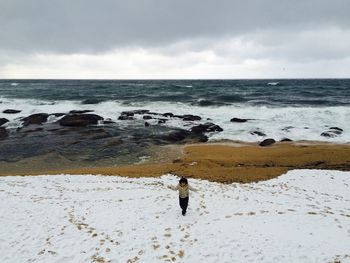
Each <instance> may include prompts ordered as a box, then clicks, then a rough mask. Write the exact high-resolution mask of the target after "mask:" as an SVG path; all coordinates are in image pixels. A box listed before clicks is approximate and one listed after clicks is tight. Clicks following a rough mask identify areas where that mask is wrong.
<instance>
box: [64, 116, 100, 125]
mask: <svg viewBox="0 0 350 263" xmlns="http://www.w3.org/2000/svg"><path fill="white" fill-rule="evenodd" d="M100 120H103V118H102V117H101V116H99V115H97V114H72V115H66V116H64V117H63V118H62V119H60V120H59V121H58V123H59V124H60V125H61V126H71V127H84V126H88V125H95V124H97V123H98V121H100Z"/></svg>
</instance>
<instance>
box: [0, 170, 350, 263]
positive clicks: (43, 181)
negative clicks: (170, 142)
mask: <svg viewBox="0 0 350 263" xmlns="http://www.w3.org/2000/svg"><path fill="white" fill-rule="evenodd" d="M177 179H178V178H176V177H174V176H172V175H167V176H163V177H161V178H141V179H130V178H125V177H116V176H113V177H108V176H79V175H77V176H72V175H56V176H35V177H30V176H28V177H19V176H9V177H1V178H0V211H1V213H0V224H1V226H2V230H1V231H2V233H1V237H0V261H1V262H34V261H35V262H109V261H110V262H137V261H139V262H164V261H176V262H217V261H220V262H333V261H335V260H341V262H350V251H349V245H348V244H350V191H349V190H350V173H349V172H339V171H319V170H294V171H290V172H288V173H287V174H285V175H282V176H280V177H278V178H276V179H273V180H269V181H263V182H259V183H251V184H237V183H234V184H219V183H212V182H208V181H204V180H190V183H191V185H192V186H193V187H195V188H197V189H198V193H192V195H191V197H190V206H189V210H188V214H187V215H186V216H185V217H182V216H181V213H180V210H179V208H178V199H177V193H176V192H174V191H172V190H170V189H168V188H167V187H166V186H167V185H175V184H176V182H177Z"/></svg>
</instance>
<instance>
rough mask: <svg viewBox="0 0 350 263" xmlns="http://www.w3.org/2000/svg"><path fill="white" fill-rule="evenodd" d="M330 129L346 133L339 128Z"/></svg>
mask: <svg viewBox="0 0 350 263" xmlns="http://www.w3.org/2000/svg"><path fill="white" fill-rule="evenodd" d="M329 129H330V130H337V131H340V132H343V131H344V130H343V129H341V128H338V127H330V128H329Z"/></svg>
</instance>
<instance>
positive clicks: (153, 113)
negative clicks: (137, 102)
mask: <svg viewBox="0 0 350 263" xmlns="http://www.w3.org/2000/svg"><path fill="white" fill-rule="evenodd" d="M147 114H149V115H162V114H160V113H158V112H148V113H147Z"/></svg>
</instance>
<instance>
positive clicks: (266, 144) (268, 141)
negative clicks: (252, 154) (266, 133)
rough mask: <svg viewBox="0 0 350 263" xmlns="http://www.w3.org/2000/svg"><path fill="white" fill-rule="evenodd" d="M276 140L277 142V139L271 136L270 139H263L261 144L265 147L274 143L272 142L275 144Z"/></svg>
mask: <svg viewBox="0 0 350 263" xmlns="http://www.w3.org/2000/svg"><path fill="white" fill-rule="evenodd" d="M275 142H276V141H275V140H274V139H271V138H269V139H265V140H263V141H262V142H261V143H259V145H260V146H263V147H265V146H269V145H272V144H274V143H275Z"/></svg>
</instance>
